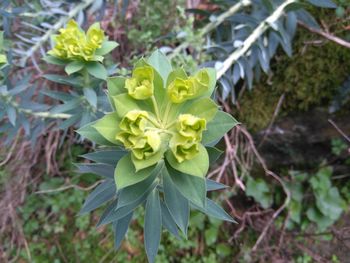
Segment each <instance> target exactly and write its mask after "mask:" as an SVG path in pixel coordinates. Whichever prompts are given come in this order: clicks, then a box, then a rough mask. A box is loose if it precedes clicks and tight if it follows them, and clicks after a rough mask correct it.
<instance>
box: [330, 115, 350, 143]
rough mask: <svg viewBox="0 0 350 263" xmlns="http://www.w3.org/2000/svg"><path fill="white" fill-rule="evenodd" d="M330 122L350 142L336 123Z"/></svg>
mask: <svg viewBox="0 0 350 263" xmlns="http://www.w3.org/2000/svg"><path fill="white" fill-rule="evenodd" d="M328 122H329V123H330V124H332V125H333V127H334V128H335V129H336V130H337V131H338V132H339V133H340V134H341V135H342V136H343V137H344V139H345V140H347V141H348V142H350V138H349V137H348V136H347V135H346V134H345V133H344V132H343V131H342V130H341V129H340V128H339V127H338V126H337V124H335V122H334V121H332V120H331V119H328Z"/></svg>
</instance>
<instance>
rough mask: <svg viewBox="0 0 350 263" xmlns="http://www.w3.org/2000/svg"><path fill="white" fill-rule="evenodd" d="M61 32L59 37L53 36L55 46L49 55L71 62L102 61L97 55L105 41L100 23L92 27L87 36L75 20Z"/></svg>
mask: <svg viewBox="0 0 350 263" xmlns="http://www.w3.org/2000/svg"><path fill="white" fill-rule="evenodd" d="M59 32H60V34H59V35H55V36H53V41H54V43H55V46H54V48H53V49H52V50H50V51H49V52H48V54H49V55H51V56H54V57H57V58H60V59H69V60H85V61H94V60H101V58H100V57H98V56H96V55H95V52H96V50H97V49H99V48H101V46H102V43H103V41H104V40H105V35H104V32H103V30H102V29H101V28H100V25H99V23H94V24H93V25H91V26H90V28H89V29H88V31H87V32H86V34H85V32H84V31H83V30H82V29H81V28H80V27H79V25H78V24H77V23H76V22H75V21H74V20H70V21H69V22H68V23H67V26H66V28H61V29H60V30H59Z"/></svg>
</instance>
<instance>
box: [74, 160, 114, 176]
mask: <svg viewBox="0 0 350 263" xmlns="http://www.w3.org/2000/svg"><path fill="white" fill-rule="evenodd" d="M75 166H76V167H77V168H78V170H79V173H93V174H97V175H100V176H103V177H106V178H110V179H113V177H114V167H113V166H111V165H108V164H102V163H77V164H75Z"/></svg>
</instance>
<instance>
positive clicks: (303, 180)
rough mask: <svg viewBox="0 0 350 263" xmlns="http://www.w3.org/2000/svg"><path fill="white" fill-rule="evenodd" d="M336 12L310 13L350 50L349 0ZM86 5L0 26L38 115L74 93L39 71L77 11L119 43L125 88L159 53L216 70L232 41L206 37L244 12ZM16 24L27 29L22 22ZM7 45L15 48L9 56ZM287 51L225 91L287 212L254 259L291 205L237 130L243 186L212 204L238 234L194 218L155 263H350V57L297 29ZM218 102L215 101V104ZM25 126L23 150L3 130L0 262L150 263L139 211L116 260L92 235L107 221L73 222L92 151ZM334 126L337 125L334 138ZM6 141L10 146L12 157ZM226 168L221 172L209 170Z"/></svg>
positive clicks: (166, 240) (6, 14)
mask: <svg viewBox="0 0 350 263" xmlns="http://www.w3.org/2000/svg"><path fill="white" fill-rule="evenodd" d="M258 2H259V1H257V2H256V3H258ZM264 2H270V1H264ZM280 2H281V1H275V2H274V3H280ZM304 2H305V1H304ZM309 2H312V1H309ZM313 2H315V1H313ZM320 2H322V1H320ZM325 2H327V1H325ZM335 2H336V4H337V5H338V7H337V8H336V9H320V8H318V7H314V6H310V5H306V4H305V8H306V9H307V10H308V11H309V12H310V13H311V14H312V15H313V16H314V18H315V19H316V20H317V21H318V22H319V24H320V28H321V29H322V30H323V31H328V32H332V33H333V34H335V35H337V36H338V37H340V38H342V39H344V40H345V41H350V31H349V30H350V19H349V15H350V10H349V8H350V7H349V4H348V3H347V1H345V0H337V1H335ZM91 3H92V2H89V1H46V0H45V1H6V0H5V1H0V5H1V8H0V11H1V13H2V14H3V17H2V22H1V25H2V28H3V30H4V31H5V36H6V38H7V40H6V41H7V44H6V45H5V50H7V51H8V59H9V62H10V64H11V65H12V66H13V67H15V69H14V70H12V71H11V72H10V71H9V68H7V69H6V68H5V70H3V72H4V73H5V74H6V75H5V76H11V79H12V82H14V83H15V84H14V85H12V87H11V88H15V86H16V83H17V80H18V79H23V76H29V77H28V78H29V81H28V83H27V84H26V85H27V86H28V90H27V89H26V90H27V91H28V94H29V95H30V97H34V98H35V99H36V103H37V104H36V106H37V109H40V110H45V109H46V108H47V105H51V104H55V103H56V102H55V101H54V100H51V99H49V98H48V97H44V96H42V94H41V93H39V92H38V90H42V89H48V90H53V91H63V92H67V91H69V90H70V88H69V87H68V86H69V85H58V84H57V83H53V82H50V81H48V80H44V79H43V78H42V77H43V75H44V74H64V73H63V72H62V71H60V69H58V68H57V67H54V66H51V65H50V66H48V65H47V64H46V63H45V62H44V61H42V60H40V57H41V56H42V55H43V54H44V53H45V49H44V47H45V46H47V45H48V42H49V39H46V37H45V36H46V33H47V32H48V31H49V30H50V29H51V28H52V27H54V26H55V25H56V24H57V23H59V22H60V21H61V22H62V23H63V24H64V21H65V19H66V17H67V15H68V16H70V15H71V13H69V11H68V10H76V11H75V13H74V16H75V17H76V18H77V20H78V21H79V22H80V23H81V24H82V25H83V26H85V27H86V26H87V25H88V24H90V23H91V22H92V21H95V20H99V21H101V24H102V27H103V28H104V29H105V30H106V33H107V34H108V35H109V38H110V39H113V40H115V41H117V42H118V43H119V44H120V46H119V47H118V48H117V49H116V50H114V51H113V53H112V55H111V56H110V57H108V58H107V61H106V64H107V65H109V66H111V65H113V64H117V65H118V67H117V68H116V69H115V71H116V72H117V74H121V75H127V74H128V73H129V70H130V65H132V63H133V62H134V61H135V60H136V59H137V58H139V56H141V55H144V56H146V55H147V54H150V53H151V52H152V51H153V50H154V48H155V47H159V48H161V50H163V51H164V52H166V53H168V54H172V52H173V51H174V49H176V47H177V46H179V45H181V44H182V43H189V45H188V46H187V47H186V48H185V49H184V50H181V52H178V53H177V54H175V55H174V59H175V63H176V64H177V65H185V69H186V70H187V71H193V70H194V69H196V68H197V67H198V66H199V65H203V64H206V63H209V62H210V63H211V64H210V65H212V66H215V62H220V61H221V58H222V57H225V56H227V53H223V54H224V55H222V54H221V53H220V52H223V51H222V50H221V51H220V52H219V53H220V54H221V57H220V56H219V55H218V54H219V53H215V52H214V51H213V46H215V44H216V43H218V42H219V41H217V37H218V34H220V33H225V32H226V33H225V34H227V35H224V38H225V37H227V38H228V35H229V34H228V33H227V28H228V27H227V26H228V25H227V24H225V23H224V24H223V26H224V27H225V28H224V29H223V31H220V30H214V32H213V33H212V34H209V35H206V36H199V33H198V32H199V30H200V28H202V27H203V26H205V25H206V24H207V23H209V22H210V21H211V19H213V15H218V14H220V13H222V12H224V11H226V10H227V8H228V7H229V6H231V5H232V4H235V3H236V1H219V0H216V1H204V0H192V1H189V0H188V1H186V0H176V1H170V0H164V1H156V0H146V1H118V0H115V1H102V0H99V1H94V3H92V5H91ZM256 3H255V4H256ZM77 7H79V8H77ZM75 8H76V9H75ZM259 8H261V7H259ZM259 8H257V9H258V10H260V9H259ZM251 10H252V9H251V7H249V6H248V7H245V8H244V11H245V12H248V13H249V12H250V11H251ZM19 14H22V16H21V17H17V16H18V15H19ZM22 18H23V19H22ZM254 23H256V21H255V22H254ZM28 28H29V29H30V30H28ZM225 30H226V31H225ZM229 30H231V29H229ZM11 43H12V44H13V45H14V46H15V48H12V49H10V48H9V47H10V45H11ZM230 43H231V42H230ZM230 45H231V46H230V48H232V43H231V44H230ZM33 47H34V48H35V50H33ZM222 47H224V44H223V45H222ZM222 49H223V48H222ZM292 50H293V56H288V55H287V54H286V53H285V50H284V49H283V47H281V46H280V47H278V49H277V51H276V54H275V55H274V57H273V58H272V60H271V62H270V69H269V71H268V73H267V74H265V73H262V74H257V75H261V77H260V78H259V79H258V78H256V80H255V81H254V82H253V83H252V88H249V87H248V85H247V84H246V81H245V80H244V79H241V78H238V79H237V82H236V83H235V85H229V87H230V90H231V89H232V90H233V93H235V94H234V95H232V94H231V95H230V97H229V95H227V99H226V100H225V101H226V103H223V106H224V108H225V110H228V111H230V112H231V113H232V114H233V115H234V116H235V117H237V119H238V120H239V121H240V122H241V123H243V126H242V127H243V128H242V129H245V130H246V131H249V133H250V134H251V136H252V140H254V142H255V143H256V145H257V150H259V152H260V154H261V156H262V157H263V158H264V159H265V160H266V163H267V165H268V166H269V169H270V170H271V171H274V172H275V173H276V174H278V175H279V177H280V178H283V180H284V182H285V187H286V189H287V190H288V191H289V192H290V202H289V203H288V206H287V207H286V209H285V210H284V211H283V213H282V214H279V216H278V217H277V218H276V220H275V221H274V222H273V226H272V227H270V229H269V231H267V232H266V233H265V235H264V236H263V238H264V239H263V242H262V243H261V246H260V247H259V248H258V249H253V247H254V245H255V244H256V241H257V239H258V238H259V237H260V236H261V233H264V227H265V226H266V225H267V224H268V223H269V222H270V219H271V218H272V217H273V215H274V213H275V211H277V210H278V208H279V207H281V205H282V204H283V201H284V198H285V194H284V191H283V187H281V184H279V183H278V182H277V181H276V180H274V179H273V178H272V177H266V176H265V175H266V174H265V172H266V171H263V169H262V168H261V165H260V164H259V161H256V159H259V158H257V157H256V156H255V155H254V154H252V151H253V150H252V145H251V144H250V143H249V142H250V141H249V138H250V137H247V136H245V135H244V134H245V133H239V132H238V131H234V132H233V133H232V134H231V137H230V139H232V140H233V142H232V144H233V145H234V146H235V147H237V148H238V150H237V149H236V151H238V153H237V156H239V157H237V159H235V162H237V167H236V168H235V169H236V172H237V174H239V175H240V177H239V180H237V178H234V175H235V173H234V169H233V168H232V171H231V170H227V173H225V175H223V176H222V177H220V178H219V179H221V181H222V182H224V183H226V184H228V185H230V186H232V187H231V188H229V190H226V191H222V193H221V194H220V195H218V196H215V198H216V199H217V200H220V201H222V202H223V204H224V206H225V209H226V210H227V211H230V212H231V215H232V216H234V217H235V218H236V219H237V220H238V222H239V224H238V225H231V224H228V223H222V222H219V221H215V220H212V219H209V218H207V217H205V216H203V215H202V214H200V213H192V214H191V227H190V228H189V235H188V239H187V240H177V239H175V238H172V237H169V236H168V234H167V233H163V239H162V243H161V247H160V251H159V255H158V256H157V262H183V263H185V262H186V263H192V262H193V263H194V262H198V263H199V262H205V263H214V262H315V261H316V262H323V261H326V262H346V260H347V259H348V258H349V252H348V251H349V246H350V244H349V241H348V240H349V236H350V230H349V229H350V217H349V214H348V207H349V204H350V194H349V193H350V180H349V177H350V169H349V167H350V156H349V143H350V141H349V138H348V137H346V134H349V133H350V127H349V117H348V116H349V110H350V109H349V94H350V86H349V84H350V83H349V81H347V80H348V79H349V77H350V49H348V48H346V47H344V46H341V45H339V44H337V43H334V42H332V41H329V40H328V39H326V38H323V37H322V36H320V35H318V34H314V33H312V32H310V30H309V29H308V28H303V27H298V29H297V32H296V35H295V37H294V39H293V41H292ZM29 51H30V52H32V54H30V53H28V52H29ZM23 63H24V64H23ZM23 65H25V67H21V66H23ZM6 70H7V71H6ZM2 81H3V82H2V85H4V83H5V84H6V85H9V82H10V78H7V77H5V79H4V80H2ZM231 84H232V83H231ZM10 86H11V85H10ZM221 88H223V87H221ZM23 90H24V88H23ZM222 90H223V89H221V90H220V89H219V92H218V100H219V101H220V100H221V99H222V97H223V96H222V95H223V93H222ZM29 95H28V96H29ZM26 96H27V95H26ZM24 97H25V96H24ZM0 106H1V105H0ZM3 111H4V110H3V109H2V112H0V119H2V115H4V113H3ZM17 118H18V120H19V121H18V122H19V123H20V126H18V127H15V128H16V129H17V130H18V129H23V130H21V133H20V136H17V137H16V134H17V133H16V132H15V131H16V129H14V128H12V127H13V126H11V125H10V124H9V123H8V122H6V124H5V121H4V120H2V121H1V123H0V135H3V136H1V143H2V144H1V148H0V157H1V158H0V160H2V161H0V164H1V165H0V189H1V199H2V203H1V207H0V208H1V211H5V213H6V216H5V213H3V212H1V213H3V214H4V216H2V217H1V218H0V230H1V231H0V240H2V241H1V244H0V261H2V260H3V261H4V262H7V260H9V261H10V260H12V262H146V256H145V254H144V250H143V247H142V246H143V245H142V244H143V242H142V241H143V233H142V226H143V216H142V215H143V211H142V210H140V211H138V215H136V216H135V220H134V221H133V222H132V226H131V229H130V230H129V232H128V235H127V239H126V241H125V242H124V243H123V244H122V248H121V249H120V250H119V251H118V252H116V251H115V250H114V247H113V246H114V244H113V243H114V242H113V235H112V231H111V229H105V228H104V227H101V228H99V229H97V230H96V229H95V225H96V223H97V221H98V217H99V215H100V213H101V211H96V212H94V213H92V214H90V215H85V216H80V217H79V216H77V215H76V214H77V212H78V211H79V210H80V207H81V204H82V203H83V201H84V198H85V197H86V196H87V193H88V191H89V190H91V189H92V187H91V186H93V185H94V184H95V183H96V181H97V178H96V176H95V175H93V174H83V175H82V174H78V173H77V172H76V168H75V166H74V165H73V164H72V163H76V162H79V161H81V158H80V157H79V156H80V155H82V154H84V153H86V152H87V151H89V150H90V149H91V145H90V144H89V143H87V142H85V143H80V144H77V138H75V135H74V128H72V127H67V129H66V130H65V131H64V132H63V131H60V130H58V129H53V127H55V128H56V121H54V120H51V119H44V118H38V119H35V120H33V118H32V117H31V116H30V115H28V114H27V113H26V112H23V111H22V112H20V111H19V112H18V115H17ZM6 120H7V119H6ZM328 120H331V121H332V120H334V122H333V121H332V123H333V124H334V125H333V124H332V123H331V122H329V121H328ZM27 122H28V123H31V126H32V128H33V129H34V130H35V132H33V133H32V134H33V136H34V137H35V140H34V141H33V140H32V142H31V143H30V142H28V141H26V140H23V141H22V140H21V139H22V138H23V137H24V136H25V134H26V132H27V131H26V129H27V128H26V127H29V124H28V125H26V124H25V123H27ZM337 124H338V125H339V127H341V129H340V128H339V127H338V126H337ZM21 125H23V128H21V127H22V126H21ZM7 128H8V129H7ZM51 128H52V130H50V129H51ZM12 129H13V130H12ZM242 134H243V135H242ZM5 135H7V136H5ZM9 135H12V136H9ZM2 138H4V140H3V139H2ZM9 138H10V139H9ZM6 139H7V143H6V142H5V140H6ZM10 141H12V144H8V142H10ZM6 144H7V146H5V145H6ZM220 147H221V148H222V149H223V150H225V143H224V142H221V143H220ZM33 149H34V152H35V154H32V151H33ZM226 149H227V148H226ZM9 153H11V155H9ZM8 156H10V157H11V158H10V159H8V158H7V157H8ZM231 161H232V160H231ZM223 163H224V160H223V159H220V160H219V161H218V162H217V164H216V165H215V166H214V167H213V170H215V169H217V168H220V165H223ZM5 164H6V165H5ZM230 169H231V168H230ZM237 182H242V184H244V186H245V188H244V189H242V187H239V184H237ZM244 190H245V191H244Z"/></svg>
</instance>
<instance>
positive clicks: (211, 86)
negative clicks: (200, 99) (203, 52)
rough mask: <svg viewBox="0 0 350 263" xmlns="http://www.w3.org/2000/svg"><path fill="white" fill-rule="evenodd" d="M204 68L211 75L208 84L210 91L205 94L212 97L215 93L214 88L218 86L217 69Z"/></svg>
mask: <svg viewBox="0 0 350 263" xmlns="http://www.w3.org/2000/svg"><path fill="white" fill-rule="evenodd" d="M201 70H203V69H201ZM204 70H206V71H207V73H208V75H209V85H208V91H207V92H206V93H205V94H204V95H203V96H205V97H210V96H211V95H212V94H213V92H214V89H215V87H216V69H214V68H204Z"/></svg>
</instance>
